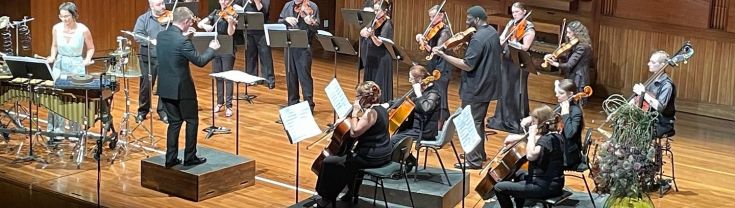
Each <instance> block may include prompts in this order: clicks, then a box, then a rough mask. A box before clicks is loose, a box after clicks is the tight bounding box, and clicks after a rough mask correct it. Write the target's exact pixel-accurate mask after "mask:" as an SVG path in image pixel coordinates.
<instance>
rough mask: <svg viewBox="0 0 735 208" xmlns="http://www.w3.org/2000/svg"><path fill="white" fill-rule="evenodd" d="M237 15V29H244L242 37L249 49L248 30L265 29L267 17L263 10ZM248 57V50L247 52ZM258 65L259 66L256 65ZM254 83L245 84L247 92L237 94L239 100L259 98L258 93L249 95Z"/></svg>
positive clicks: (251, 102)
mask: <svg viewBox="0 0 735 208" xmlns="http://www.w3.org/2000/svg"><path fill="white" fill-rule="evenodd" d="M238 14H239V15H238V16H237V19H238V20H237V29H238V30H242V38H243V40H244V42H245V50H246V51H247V50H248V30H263V24H264V23H265V17H264V16H263V13H261V12H242V13H241V12H238ZM245 56H246V57H247V52H246V53H245ZM256 65H257V64H256ZM256 67H257V66H256ZM246 70H247V61H246V62H245V68H244V69H243V71H246ZM251 84H254V83H248V84H246V85H245V94H243V95H236V96H237V97H235V99H237V100H247V101H248V102H249V103H250V104H253V99H255V98H257V97H258V96H257V95H248V85H251ZM238 94H240V93H238Z"/></svg>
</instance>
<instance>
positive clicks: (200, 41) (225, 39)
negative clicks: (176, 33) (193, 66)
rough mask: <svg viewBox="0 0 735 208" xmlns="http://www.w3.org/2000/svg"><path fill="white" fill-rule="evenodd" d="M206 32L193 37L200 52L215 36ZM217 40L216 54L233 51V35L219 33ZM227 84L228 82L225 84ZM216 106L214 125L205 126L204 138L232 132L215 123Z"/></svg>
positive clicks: (229, 53)
mask: <svg viewBox="0 0 735 208" xmlns="http://www.w3.org/2000/svg"><path fill="white" fill-rule="evenodd" d="M204 34H205V33H195V34H194V36H193V37H192V38H191V40H192V42H193V44H194V48H195V49H196V50H197V51H198V52H199V53H203V52H204V51H206V50H207V48H209V42H211V41H212V40H213V39H214V36H207V35H204ZM217 40H218V41H219V43H220V47H219V49H217V50H215V52H214V53H215V54H216V55H231V54H232V53H233V50H232V47H233V46H232V37H230V36H229V35H219V36H217ZM214 82H215V77H212V104H214V103H215V102H214V91H215V86H214ZM225 85H226V84H225ZM214 110H215V109H214V108H212V125H211V126H209V127H207V128H204V129H203V130H202V131H204V132H206V133H207V134H206V135H205V136H204V139H209V138H210V137H212V136H213V135H215V134H228V133H230V129H228V128H225V127H221V126H216V125H215V120H216V119H215V114H214Z"/></svg>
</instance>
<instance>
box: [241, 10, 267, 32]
mask: <svg viewBox="0 0 735 208" xmlns="http://www.w3.org/2000/svg"><path fill="white" fill-rule="evenodd" d="M238 14H239V15H238V16H237V29H238V30H263V24H265V16H263V13H261V12H244V13H238Z"/></svg>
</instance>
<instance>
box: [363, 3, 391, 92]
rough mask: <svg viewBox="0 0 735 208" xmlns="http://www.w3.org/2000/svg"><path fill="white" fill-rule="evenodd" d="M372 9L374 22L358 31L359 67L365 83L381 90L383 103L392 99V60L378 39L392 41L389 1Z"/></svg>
mask: <svg viewBox="0 0 735 208" xmlns="http://www.w3.org/2000/svg"><path fill="white" fill-rule="evenodd" d="M381 3H382V4H381ZM373 8H374V9H375V20H374V21H373V23H372V25H371V26H367V27H364V28H362V30H360V36H362V41H361V44H362V46H361V47H360V50H361V51H360V54H361V55H360V56H361V57H360V66H363V67H364V69H365V72H364V75H365V81H375V83H377V84H378V86H380V89H382V90H383V97H382V101H383V102H385V101H388V100H391V99H393V64H392V63H393V60H392V58H391V57H390V54H389V53H388V49H387V48H385V46H383V40H381V39H380V38H379V37H382V38H386V39H393V22H392V21H391V20H390V17H389V16H388V12H389V11H388V10H389V9H390V3H389V1H387V0H386V1H382V2H378V3H376V4H374V5H373Z"/></svg>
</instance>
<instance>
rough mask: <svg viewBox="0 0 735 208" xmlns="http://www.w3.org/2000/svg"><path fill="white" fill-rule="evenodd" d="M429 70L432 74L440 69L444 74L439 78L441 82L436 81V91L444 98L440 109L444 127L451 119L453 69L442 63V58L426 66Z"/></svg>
mask: <svg viewBox="0 0 735 208" xmlns="http://www.w3.org/2000/svg"><path fill="white" fill-rule="evenodd" d="M426 67H427V69H428V70H429V73H432V72H433V71H434V69H438V70H439V71H440V72H441V73H442V74H441V77H439V80H435V81H434V86H435V87H436V90H437V91H439V96H441V97H442V99H441V107H439V113H440V115H439V125H440V126H442V125H443V124H444V121H446V120H447V119H449V116H450V115H451V114H449V103H448V101H449V95H448V94H449V93H448V90H449V81H450V80H452V70H453V69H454V68H452V67H451V66H449V64H448V63H446V62H444V61H441V59H440V58H434V59H433V60H431V61H430V62H429V64H428V65H427V66H426Z"/></svg>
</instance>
